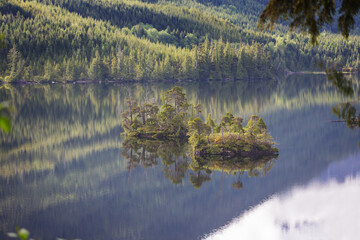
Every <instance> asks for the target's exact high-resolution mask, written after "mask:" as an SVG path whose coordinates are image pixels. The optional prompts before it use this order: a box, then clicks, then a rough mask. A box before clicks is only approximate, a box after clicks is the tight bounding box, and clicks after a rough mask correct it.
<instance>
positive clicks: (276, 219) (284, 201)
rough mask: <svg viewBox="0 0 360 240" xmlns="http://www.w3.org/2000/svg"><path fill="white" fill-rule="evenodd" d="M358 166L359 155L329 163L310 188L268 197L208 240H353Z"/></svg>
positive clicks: (359, 196) (359, 191) (359, 194)
mask: <svg viewBox="0 0 360 240" xmlns="http://www.w3.org/2000/svg"><path fill="white" fill-rule="evenodd" d="M346 166H347V167H346ZM359 166H360V155H357V156H354V157H350V158H347V159H346V160H343V161H341V162H337V163H334V164H332V165H329V167H328V169H327V170H326V171H324V173H323V174H322V175H321V176H320V177H318V178H316V179H314V180H313V181H311V182H310V183H309V184H308V185H306V186H295V187H293V188H292V189H291V190H289V191H287V192H285V193H280V194H277V195H274V196H272V197H270V198H269V199H268V200H266V201H264V202H263V203H261V204H259V205H258V206H255V207H254V208H253V209H251V210H249V211H247V212H245V213H244V214H242V215H241V216H240V217H238V218H236V219H234V220H232V221H231V222H230V223H229V224H228V225H225V226H224V227H222V228H220V229H218V230H216V231H215V232H213V233H211V234H210V235H208V236H206V237H205V238H204V239H206V240H216V239H222V240H224V239H226V240H231V239H247V240H252V239H254V240H255V239H267V240H282V239H284V240H287V239H291V240H297V239H299V240H300V239H301V240H307V239H309V240H310V239H317V240H322V239H324V240H332V239H334V240H335V239H336V240H342V239H344V240H347V239H354V238H355V237H357V236H360V228H359V226H360V220H359V215H360V207H358V205H359V202H360V167H359ZM334 169H338V171H334ZM354 169H356V171H354ZM346 173H348V174H346Z"/></svg>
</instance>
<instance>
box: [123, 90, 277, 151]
mask: <svg viewBox="0 0 360 240" xmlns="http://www.w3.org/2000/svg"><path fill="white" fill-rule="evenodd" d="M162 100H163V105H162V106H161V107H160V108H159V107H158V106H157V105H156V104H154V103H149V102H144V103H143V104H141V105H138V103H137V102H136V101H134V100H132V99H129V100H127V104H128V110H126V111H125V112H123V113H122V115H121V116H122V125H123V128H124V130H125V132H124V135H125V136H128V137H135V138H148V139H158V140H164V139H179V138H180V139H187V138H188V141H189V143H190V145H191V146H192V149H193V153H194V155H195V156H200V157H207V156H211V155H221V156H225V157H234V156H236V155H240V156H250V155H251V156H256V155H259V156H260V155H276V154H278V149H277V148H276V147H275V146H274V145H275V143H274V142H273V141H272V137H271V135H270V134H269V133H268V131H267V127H266V124H265V122H264V120H263V119H262V118H261V117H259V116H256V115H253V116H251V117H250V119H249V121H248V122H247V125H246V127H243V124H244V119H243V118H242V117H234V116H233V114H232V113H230V112H228V113H227V114H226V115H225V116H224V117H222V119H221V121H220V123H219V124H216V123H215V121H214V120H213V119H212V118H211V116H210V115H209V116H208V118H207V120H206V122H204V121H203V120H202V119H201V118H200V116H199V115H200V112H201V106H200V105H194V104H190V103H188V101H187V98H186V95H185V93H184V91H183V89H182V88H181V87H173V88H172V89H171V90H169V91H167V92H166V93H164V95H163V98H162Z"/></svg>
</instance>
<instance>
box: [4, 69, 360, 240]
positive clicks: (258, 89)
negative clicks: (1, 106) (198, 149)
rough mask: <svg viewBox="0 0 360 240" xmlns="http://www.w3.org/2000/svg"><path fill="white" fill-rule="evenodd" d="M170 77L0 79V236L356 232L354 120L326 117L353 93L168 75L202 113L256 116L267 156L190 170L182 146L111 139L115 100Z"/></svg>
mask: <svg viewBox="0 0 360 240" xmlns="http://www.w3.org/2000/svg"><path fill="white" fill-rule="evenodd" d="M353 82H354V89H355V96H356V97H354V99H356V98H358V96H359V91H358V90H359V84H358V81H357V78H356V77H354V79H353ZM173 85H174V84H169V83H166V84H165V83H154V84H151V85H148V84H147V85H141V84H125V85H115V84H114V85H112V84H101V85H100V84H98V85H79V84H74V85H70V84H69V85H62V84H53V85H26V86H11V85H10V86H9V85H3V86H0V93H1V94H0V97H1V99H0V100H1V101H2V100H10V102H11V104H12V106H13V126H14V128H13V131H12V132H11V134H4V133H2V132H1V133H0V138H1V140H0V184H1V185H0V186H1V188H0V239H3V238H5V239H6V233H7V232H9V231H14V229H15V227H16V226H22V227H25V228H27V229H29V230H30V232H31V236H33V237H34V238H36V239H56V237H62V238H67V239H72V238H81V239H239V238H240V237H241V238H243V239H264V237H263V236H266V237H267V238H266V239H354V238H356V237H357V236H359V234H360V233H359V230H358V229H357V227H358V226H359V225H360V220H358V216H359V215H360V207H359V204H358V203H359V202H360V191H359V189H360V150H359V142H360V130H359V129H354V130H351V129H349V128H348V127H347V126H346V125H345V124H343V123H334V122H331V120H336V119H337V117H336V115H334V113H333V112H332V107H333V106H335V105H336V104H338V103H341V102H344V101H349V100H354V99H347V98H345V97H343V96H342V95H341V94H340V93H339V92H338V91H337V90H336V89H334V88H333V87H332V86H331V85H330V84H328V83H327V81H326V79H325V77H324V76H290V77H289V78H287V79H283V80H280V81H269V80H268V81H237V82H230V83H220V82H214V83H204V84H197V83H186V84H181V86H182V87H183V88H184V89H185V91H186V93H187V96H188V99H189V100H190V102H193V103H201V104H202V106H203V111H202V115H203V117H207V115H208V114H209V113H211V114H212V116H213V117H214V118H216V119H220V118H221V115H223V114H226V112H227V111H231V112H233V113H234V115H241V116H244V117H249V116H250V115H252V114H258V115H260V116H261V117H263V119H264V121H265V122H266V124H267V127H268V130H269V131H270V132H271V134H272V136H273V137H274V139H275V141H276V142H277V143H278V148H279V152H280V155H279V157H278V158H277V159H265V160H262V161H259V163H257V164H249V163H243V165H241V166H221V165H219V164H216V163H213V164H209V165H208V166H206V167H205V168H204V167H203V168H199V166H196V165H194V164H193V163H192V162H191V159H190V158H188V157H187V155H188V154H187V146H186V145H184V144H181V143H148V144H147V145H141V144H139V143H129V142H127V141H125V140H124V139H123V138H122V137H121V136H120V133H121V132H122V131H123V130H122V127H121V119H120V114H121V112H122V111H124V110H125V108H126V106H125V99H127V98H129V96H131V97H132V98H134V99H137V100H138V101H139V102H141V101H144V99H147V100H150V101H158V102H160V101H161V92H162V91H165V90H168V89H170V88H171V87H172V86H173ZM340 223H341V224H340ZM259 229H260V230H259Z"/></svg>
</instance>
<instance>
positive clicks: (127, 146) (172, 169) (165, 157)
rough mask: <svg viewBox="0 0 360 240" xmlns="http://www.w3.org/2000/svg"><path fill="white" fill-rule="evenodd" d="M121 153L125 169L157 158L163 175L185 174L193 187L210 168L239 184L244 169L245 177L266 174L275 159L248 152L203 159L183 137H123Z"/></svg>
mask: <svg viewBox="0 0 360 240" xmlns="http://www.w3.org/2000/svg"><path fill="white" fill-rule="evenodd" d="M122 156H124V157H125V159H126V160H127V167H126V168H127V170H128V171H129V174H131V171H132V170H133V169H135V168H137V167H139V166H141V167H143V168H148V167H154V166H157V165H158V164H159V161H161V169H162V172H163V174H164V176H165V177H166V178H167V179H169V180H170V181H171V182H172V183H173V184H180V183H182V181H183V180H184V179H185V178H186V176H187V174H188V175H189V181H190V183H191V184H192V185H193V186H194V187H195V188H200V187H201V186H202V184H203V183H205V182H207V181H210V180H211V175H212V173H213V172H221V173H222V174H226V175H229V176H234V182H233V184H232V187H233V188H235V189H241V188H243V183H242V182H241V177H242V176H243V174H245V173H247V176H248V177H258V176H263V177H264V176H266V174H267V172H269V171H270V170H271V168H272V166H273V164H274V163H275V162H276V158H274V157H273V156H249V157H233V158H225V157H223V156H213V157H212V158H211V159H203V158H201V157H198V156H194V155H193V154H192V153H191V151H190V150H189V145H188V143H187V142H184V141H174V140H170V141H160V140H146V139H134V138H125V140H124V142H123V146H122Z"/></svg>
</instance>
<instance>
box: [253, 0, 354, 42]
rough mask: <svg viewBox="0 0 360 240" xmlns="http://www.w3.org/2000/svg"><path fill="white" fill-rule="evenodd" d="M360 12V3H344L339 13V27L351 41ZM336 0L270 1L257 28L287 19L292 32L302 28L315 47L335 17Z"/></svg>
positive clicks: (347, 0)
mask: <svg viewBox="0 0 360 240" xmlns="http://www.w3.org/2000/svg"><path fill="white" fill-rule="evenodd" d="M359 9H360V1H358V0H341V5H340V8H339V10H338V16H339V17H338V28H339V30H340V31H341V34H342V35H343V36H344V37H345V38H348V37H349V34H350V30H351V29H353V28H354V24H355V20H354V16H356V15H357V14H358V12H359ZM336 10H337V9H336V3H335V0H270V1H269V3H268V5H267V6H266V8H265V9H264V11H263V12H262V13H261V15H260V18H259V22H258V27H259V28H260V29H264V28H266V29H269V28H270V29H272V28H273V26H274V24H275V23H278V22H279V21H282V20H285V21H289V22H290V29H291V30H293V29H296V28H299V29H300V30H302V31H307V32H308V33H309V34H310V35H311V43H312V44H316V43H317V38H318V36H319V35H320V30H321V29H322V28H323V26H324V25H325V24H330V23H332V22H333V20H334V15H335V14H336Z"/></svg>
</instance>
